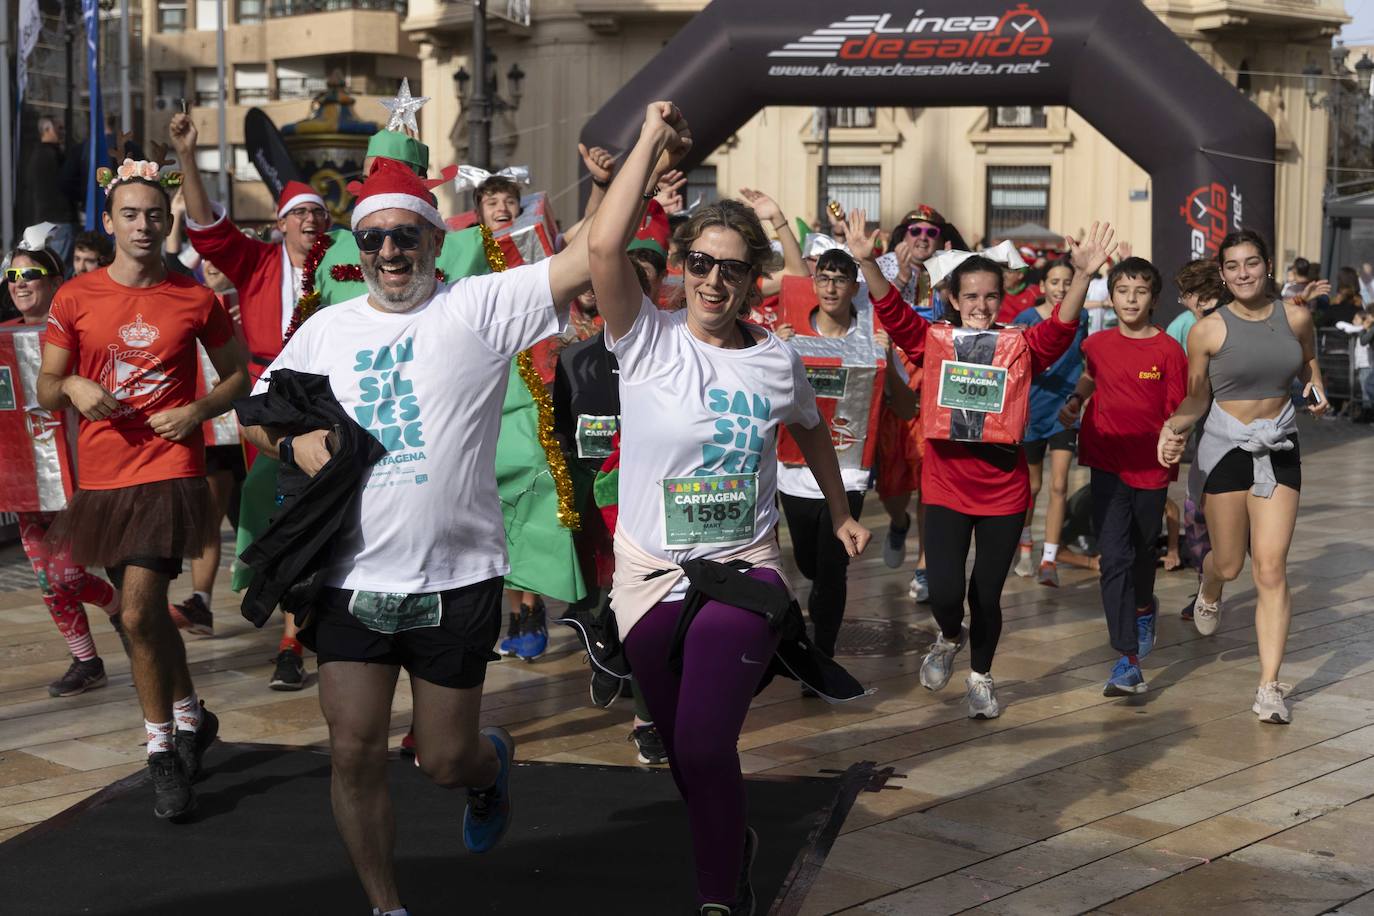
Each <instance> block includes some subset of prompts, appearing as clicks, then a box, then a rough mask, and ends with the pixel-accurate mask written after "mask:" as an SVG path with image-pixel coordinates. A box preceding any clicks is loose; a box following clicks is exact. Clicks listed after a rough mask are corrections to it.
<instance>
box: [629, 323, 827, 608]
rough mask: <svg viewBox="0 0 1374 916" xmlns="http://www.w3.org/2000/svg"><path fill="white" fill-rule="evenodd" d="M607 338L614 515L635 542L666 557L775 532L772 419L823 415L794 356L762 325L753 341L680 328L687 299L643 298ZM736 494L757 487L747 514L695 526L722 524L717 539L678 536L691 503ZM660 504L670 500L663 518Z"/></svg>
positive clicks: (707, 503) (706, 503) (702, 506)
mask: <svg viewBox="0 0 1374 916" xmlns="http://www.w3.org/2000/svg"><path fill="white" fill-rule="evenodd" d="M606 347H607V349H609V350H610V351H611V352H612V353H614V354H615V357H616V359H617V360H618V361H619V363H620V424H621V426H620V428H621V440H620V515H619V521H618V523H617V524H619V525H620V526H621V527H622V528H623V529H624V531H625V533H626V534H627V535H629V536H630V537H631V538H632V539H633V540H634V542H635V543H636V544H638V545H639V546H640V547H641V548H643V549H644V550H646V551H647V552H649V553H650V554H652V555H653V556H656V557H659V558H660V559H665V560H669V561H671V562H673V563H682V562H683V561H685V560H689V559H693V558H696V557H710V556H719V555H722V554H726V553H735V552H738V551H739V550H742V549H744V548H746V547H751V546H753V545H755V544H759V543H761V542H763V541H764V540H765V539H767V538H771V537H773V530H774V529H775V528H776V527H777V524H778V510H777V505H776V495H777V471H778V453H777V428H778V424H780V423H796V424H799V425H801V426H802V427H804V428H806V429H812V428H814V427H816V426H817V425H818V424H820V422H821V417H820V413H819V412H818V411H817V410H816V395H815V392H813V391H812V389H811V383H810V382H808V381H807V380H806V373H805V371H804V370H803V369H802V363H801V358H800V357H798V356H797V355H796V353H794V352H793V351H792V350H791V349H789V348H788V347H786V346H785V345H784V344H783V343H782V341H780V340H778V339H777V338H776V337H774V336H773V335H772V334H770V333H767V332H765V333H764V338H763V339H762V340H758V341H756V343H755V344H754V346H752V347H745V348H743V349H739V350H727V349H723V348H721V347H713V346H711V345H710V344H707V343H704V342H702V341H700V340H698V339H697V338H696V337H694V336H693V335H692V333H691V331H690V330H688V328H687V312H686V310H685V309H684V310H680V311H677V312H663V311H659V309H657V308H656V307H655V306H654V304H653V303H652V302H650V301H649V300H648V299H647V298H645V299H644V300H643V302H642V303H641V305H640V309H639V315H638V317H636V318H635V323H634V325H633V326H632V327H631V328H630V330H629V331H628V332H627V333H626V334H625V335H624V336H623V337H620V338H618V339H617V338H614V337H613V336H612V334H611V332H610V329H609V328H608V329H607V330H606ZM684 478H689V479H690V480H683V479H684ZM674 479H677V480H678V481H679V482H678V483H671V481H673V480H674ZM736 487H738V490H736ZM716 488H721V489H720V493H719V496H720V498H721V499H723V500H731V502H728V503H716V504H714V505H713V504H712V502H711V500H712V499H713V498H714V497H712V496H711V495H709V494H710V493H711V492H712V491H713V490H715V489H716ZM684 489H685V490H688V491H689V492H687V493H681V492H680V491H681V490H684ZM690 491H696V492H690ZM741 492H742V493H747V494H749V495H751V496H752V497H753V498H752V512H751V513H749V514H748V517H746V518H743V519H740V518H737V517H735V518H727V519H726V520H725V521H723V522H722V521H720V520H719V519H716V520H715V522H714V524H715V527H714V528H710V527H709V526H711V525H712V521H711V520H710V519H706V520H705V522H706V526H707V527H706V528H703V531H705V530H711V531H715V532H717V533H719V532H721V531H722V530H724V531H725V533H726V535H727V536H726V537H725V538H724V539H722V538H720V537H715V538H714V539H713V538H712V536H711V535H707V534H702V535H701V537H703V540H702V542H700V543H691V544H682V543H681V541H682V535H684V534H687V535H692V534H693V532H692V531H691V526H692V521H693V517H694V514H695V513H696V510H702V511H703V512H705V513H706V514H709V513H710V511H711V510H713V509H715V508H717V506H719V507H720V509H721V510H722V512H723V511H724V510H726V509H731V508H737V504H735V503H734V502H733V500H734V498H735V496H736V495H737V493H741ZM693 500H701V502H698V503H696V504H695V505H693V504H692V502H693ZM665 501H666V502H665ZM666 505H675V508H674V510H673V512H672V515H673V518H672V524H671V526H670V520H669V518H668V517H667V516H668V515H669V513H668V511H667V509H666V507H665V506H666ZM689 510H692V511H689ZM732 514H733V515H736V516H737V515H738V513H737V512H735V513H732ZM746 530H748V531H749V532H750V536H748V537H745V536H743V533H744V532H745V531H746ZM685 587H686V583H685V581H684V583H683V586H682V588H683V589H685Z"/></svg>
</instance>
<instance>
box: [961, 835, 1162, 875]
mask: <svg viewBox="0 0 1374 916" xmlns="http://www.w3.org/2000/svg"><path fill="white" fill-rule="evenodd" d="M1135 843H1136V841H1135V840H1134V839H1131V838H1129V837H1124V836H1121V835H1120V834H1116V833H1111V832H1108V831H1103V830H1096V829H1094V828H1092V827H1078V828H1075V829H1073V830H1069V831H1067V832H1065V833H1061V834H1059V835H1058V836H1053V837H1050V838H1049V839H1046V840H1042V841H1040V842H1038V843H1033V844H1031V845H1029V846H1025V847H1023V848H1021V849H1015V850H1012V851H1011V852H1008V853H1005V854H1003V855H999V856H995V857H993V858H990V859H986V860H984V861H982V862H978V863H976V864H974V865H970V866H968V867H967V868H964V869H962V872H963V873H964V874H968V875H976V876H978V877H980V878H986V879H987V880H989V881H995V882H997V883H998V884H1004V885H1006V886H1007V887H1013V888H1018V889H1020V888H1024V887H1028V886H1030V885H1032V884H1039V883H1040V882H1041V881H1046V880H1048V879H1050V878H1053V877H1054V876H1055V875H1059V874H1062V873H1064V872H1066V871H1070V870H1072V869H1075V868H1080V867H1082V866H1084V865H1087V864H1089V863H1091V862H1095V861H1097V860H1098V859H1103V858H1106V857H1107V856H1110V855H1112V854H1114V853H1117V852H1121V851H1122V850H1124V849H1128V848H1130V847H1131V846H1133V845H1135Z"/></svg>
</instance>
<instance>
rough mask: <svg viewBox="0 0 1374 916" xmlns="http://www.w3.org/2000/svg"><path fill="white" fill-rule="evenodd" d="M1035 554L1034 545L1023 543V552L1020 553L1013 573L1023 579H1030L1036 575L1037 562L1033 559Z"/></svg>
mask: <svg viewBox="0 0 1374 916" xmlns="http://www.w3.org/2000/svg"><path fill="white" fill-rule="evenodd" d="M1034 553H1035V545H1034V544H1027V543H1025V542H1022V544H1021V550H1020V553H1019V554H1018V555H1017V558H1016V565H1015V566H1014V567H1012V572H1014V573H1016V574H1017V575H1018V576H1020V577H1021V578H1022V579H1029V578H1030V577H1031V576H1033V575H1035V560H1034V558H1033V555H1034Z"/></svg>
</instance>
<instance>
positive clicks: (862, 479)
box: [778, 309, 882, 499]
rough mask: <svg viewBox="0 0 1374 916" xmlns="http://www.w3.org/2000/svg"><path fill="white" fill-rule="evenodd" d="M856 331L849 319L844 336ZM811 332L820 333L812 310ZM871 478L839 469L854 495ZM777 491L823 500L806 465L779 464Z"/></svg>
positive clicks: (859, 471)
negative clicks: (847, 328) (790, 465)
mask: <svg viewBox="0 0 1374 916" xmlns="http://www.w3.org/2000/svg"><path fill="white" fill-rule="evenodd" d="M858 329H859V323H858V322H857V321H854V320H852V319H851V320H850V322H849V330H848V331H846V332H845V336H846V337H849V336H850V335H852V334H854V333H855V332H856V331H858ZM811 330H813V331H815V332H816V333H820V329H819V328H818V327H817V326H816V311H815V310H814V309H813V310H812V312H811ZM808 384H809V383H808ZM878 384H882V380H881V379H879V381H878ZM872 478H873V474H872V472H871V471H865V470H864V469H863V468H840V479H841V480H843V481H844V488H845V489H846V490H850V491H852V492H854V493H866V492H868V485H869V481H871V480H872ZM778 490H779V491H781V492H783V493H786V494H787V495H788V496H799V497H802V498H804V499H825V494H824V493H822V492H821V487H820V484H818V483H816V475H815V474H813V473H811V468H809V467H807V466H806V465H800V466H798V467H788V466H787V465H785V464H779V465H778Z"/></svg>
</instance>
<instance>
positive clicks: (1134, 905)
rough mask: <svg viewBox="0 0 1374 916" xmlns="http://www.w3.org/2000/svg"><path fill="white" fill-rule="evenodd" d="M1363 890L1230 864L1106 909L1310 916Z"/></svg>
mask: <svg viewBox="0 0 1374 916" xmlns="http://www.w3.org/2000/svg"><path fill="white" fill-rule="evenodd" d="M1358 893H1359V888H1358V887H1354V886H1352V885H1351V884H1349V883H1347V882H1339V881H1330V880H1326V879H1323V878H1318V877H1314V876H1311V875H1303V874H1293V873H1284V874H1283V876H1282V878H1279V877H1278V876H1276V875H1275V873H1274V872H1273V871H1272V870H1270V869H1268V868H1260V867H1257V866H1254V865H1247V864H1245V863H1243V862H1236V861H1234V860H1232V859H1230V858H1225V859H1220V860H1218V861H1214V862H1212V863H1211V864H1209V865H1202V866H1199V867H1197V868H1194V869H1191V870H1189V871H1186V872H1184V873H1182V874H1180V875H1176V876H1174V877H1172V878H1170V879H1169V880H1167V881H1160V882H1158V883H1156V884H1154V885H1153V886H1151V887H1147V888H1145V889H1143V890H1140V891H1138V892H1136V893H1133V894H1130V895H1129V896H1124V897H1122V898H1121V899H1118V900H1116V901H1114V902H1112V903H1109V904H1106V905H1104V906H1102V907H1101V912H1103V913H1110V914H1113V916H1158V914H1160V913H1188V914H1190V916H1192V914H1208V913H1215V914H1218V916H1221V914H1227V916H1230V914H1237V913H1244V914H1245V916H1306V914H1317V913H1323V912H1325V911H1327V910H1328V909H1330V908H1332V907H1334V906H1336V905H1337V904H1340V903H1342V902H1344V901H1346V900H1349V899H1350V898H1351V897H1352V896H1355V895H1356V894H1358Z"/></svg>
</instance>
